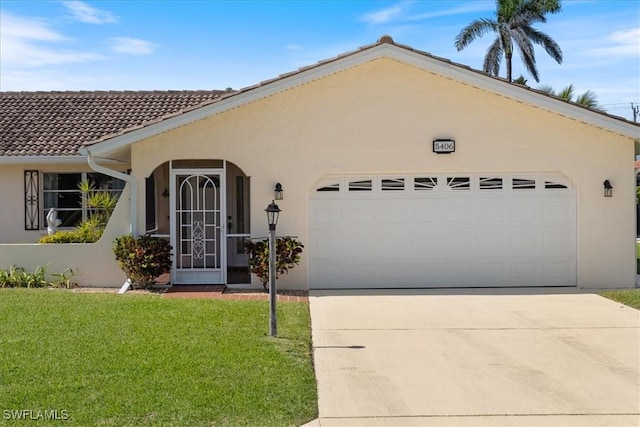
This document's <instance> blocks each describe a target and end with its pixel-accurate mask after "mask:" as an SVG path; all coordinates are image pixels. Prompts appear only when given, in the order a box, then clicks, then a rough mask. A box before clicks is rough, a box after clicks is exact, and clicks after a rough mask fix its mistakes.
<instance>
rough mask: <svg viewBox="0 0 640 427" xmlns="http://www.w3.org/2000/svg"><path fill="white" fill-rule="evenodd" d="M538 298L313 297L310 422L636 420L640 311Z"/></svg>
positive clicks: (522, 294)
mask: <svg viewBox="0 0 640 427" xmlns="http://www.w3.org/2000/svg"><path fill="white" fill-rule="evenodd" d="M527 292H529V293H530V294H527ZM531 292H533V293H535V292H547V291H544V290H543V291H521V290H515V291H513V292H510V291H504V290H502V291H479V292H475V294H470V293H469V292H464V291H458V292H455V291H453V292H450V291H446V292H442V294H438V293H437V291H434V292H423V293H422V294H416V293H412V294H407V295H398V292H395V293H394V294H393V295H366V292H365V293H362V294H359V295H337V294H336V293H334V294H332V295H326V296H312V297H310V306H311V319H312V330H313V347H314V361H315V369H316V375H317V379H318V393H319V412H320V418H319V420H316V421H314V422H312V423H310V424H309V426H313V425H315V426H322V427H327V426H427V425H428V426H432V425H442V426H470V425H473V426H503V425H505V426H515V425H518V426H522V425H526V426H596V425H606V426H623V425H624V426H627V425H635V426H638V425H640V312H638V311H637V310H634V309H631V308H628V307H625V306H622V305H621V304H618V303H615V302H612V301H609V300H607V299H604V298H602V297H599V296H597V295H594V294H580V293H577V292H576V291H574V293H569V294H558V293H555V294H554V293H545V294H531ZM548 292H554V291H553V290H550V291H548ZM556 292H557V291H556ZM560 292H562V291H560ZM568 292H572V291H568ZM454 293H455V294H454Z"/></svg>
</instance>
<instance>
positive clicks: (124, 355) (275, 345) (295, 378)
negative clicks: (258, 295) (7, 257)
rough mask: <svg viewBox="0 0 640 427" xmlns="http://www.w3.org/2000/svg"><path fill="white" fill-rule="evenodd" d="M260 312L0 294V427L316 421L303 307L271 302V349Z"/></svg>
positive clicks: (244, 304)
mask: <svg viewBox="0 0 640 427" xmlns="http://www.w3.org/2000/svg"><path fill="white" fill-rule="evenodd" d="M268 314H269V308H268V303H267V302H263V301H220V300H198V299H169V298H161V297H159V296H157V295H117V294H96V293H74V292H69V291H61V290H48V289H37V290H36V289H0V325H1V326H0V414H2V417H0V423H2V422H3V421H5V420H6V419H7V418H9V415H10V414H15V412H13V411H18V412H20V411H22V414H23V416H27V417H31V418H33V417H38V416H47V415H49V416H51V414H52V412H51V411H57V413H54V415H57V416H58V418H66V417H68V419H69V421H70V422H71V423H72V424H73V425H114V426H126V425H145V424H146V425H177V426H188V425H197V426H204V425H216V426H222V425H229V426H231V425H232V426H237V425H250V426H298V425H301V424H303V423H305V422H307V421H310V420H312V419H314V418H316V416H317V403H316V402H317V400H316V399H317V396H316V383H315V377H314V374H313V366H312V361H311V350H310V345H311V344H310V342H311V332H310V319H309V310H308V305H307V304H306V303H293V302H286V303H280V304H278V332H279V335H280V336H279V337H278V338H275V339H274V338H270V337H268ZM10 411H12V412H10ZM24 411H31V412H24ZM38 411H41V412H38ZM45 411H49V412H45ZM10 416H11V417H14V418H15V417H16V416H17V415H10ZM55 422H56V423H59V421H55Z"/></svg>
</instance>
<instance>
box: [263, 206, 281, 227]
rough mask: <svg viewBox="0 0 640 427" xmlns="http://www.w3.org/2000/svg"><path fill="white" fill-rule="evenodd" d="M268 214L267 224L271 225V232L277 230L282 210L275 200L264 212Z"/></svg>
mask: <svg viewBox="0 0 640 427" xmlns="http://www.w3.org/2000/svg"><path fill="white" fill-rule="evenodd" d="M264 211H265V212H266V213H267V222H268V224H269V231H271V230H275V229H276V225H277V224H278V215H279V214H280V212H281V211H280V208H279V207H278V205H276V202H275V200H272V201H271V203H270V204H269V206H267V209H265V210H264Z"/></svg>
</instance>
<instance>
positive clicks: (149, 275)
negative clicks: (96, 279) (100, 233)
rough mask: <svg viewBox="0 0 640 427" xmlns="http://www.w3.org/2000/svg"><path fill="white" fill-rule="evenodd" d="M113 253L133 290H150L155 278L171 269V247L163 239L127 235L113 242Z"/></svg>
mask: <svg viewBox="0 0 640 427" xmlns="http://www.w3.org/2000/svg"><path fill="white" fill-rule="evenodd" d="M113 252H114V253H115V255H116V260H117V261H118V265H119V266H120V268H121V269H122V271H124V272H125V274H126V275H127V277H128V278H129V280H131V284H132V285H133V287H134V289H135V288H143V289H147V288H150V287H151V286H153V284H154V283H155V279H156V277H158V276H160V275H161V274H163V273H167V272H169V270H170V269H171V245H169V242H168V241H167V240H165V239H158V238H155V237H150V236H140V237H133V236H132V235H130V234H129V235H126V236H121V237H118V238H117V239H116V240H115V244H114V247H113Z"/></svg>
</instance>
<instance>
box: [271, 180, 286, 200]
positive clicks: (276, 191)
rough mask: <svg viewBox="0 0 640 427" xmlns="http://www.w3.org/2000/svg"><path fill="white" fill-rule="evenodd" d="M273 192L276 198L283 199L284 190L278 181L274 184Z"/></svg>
mask: <svg viewBox="0 0 640 427" xmlns="http://www.w3.org/2000/svg"><path fill="white" fill-rule="evenodd" d="M273 194H274V197H275V199H276V200H283V199H284V191H283V190H282V184H280V183H277V184H276V188H274V190H273Z"/></svg>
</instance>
